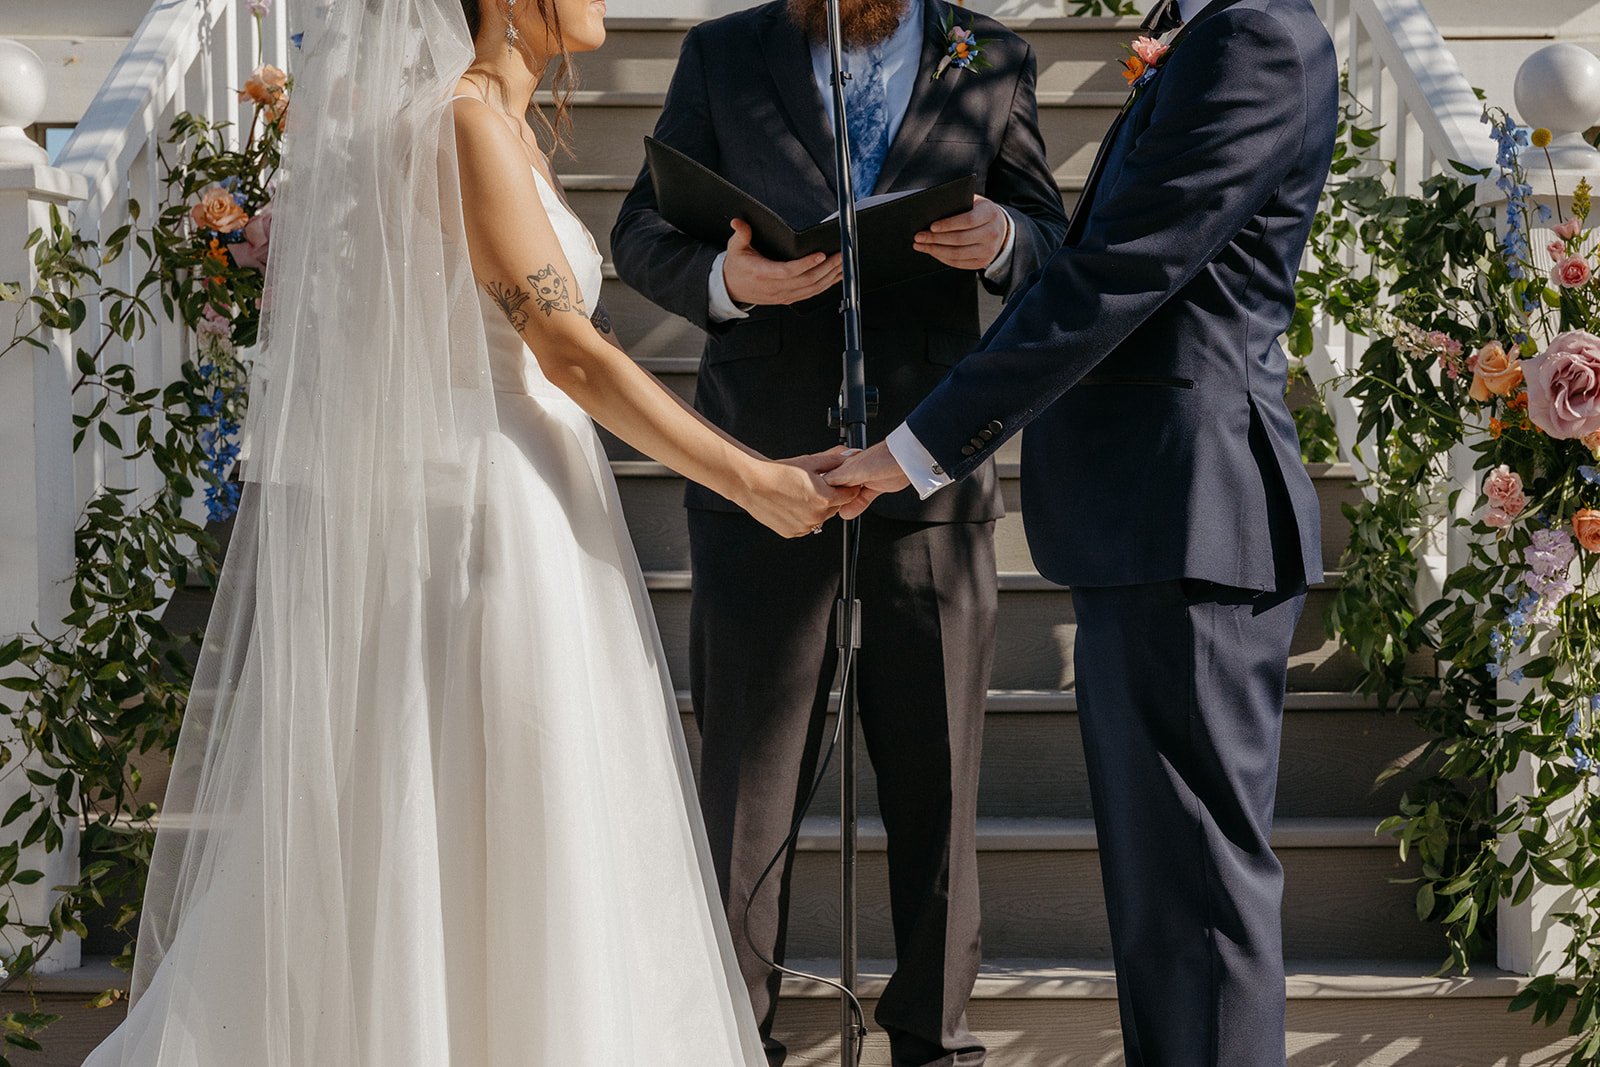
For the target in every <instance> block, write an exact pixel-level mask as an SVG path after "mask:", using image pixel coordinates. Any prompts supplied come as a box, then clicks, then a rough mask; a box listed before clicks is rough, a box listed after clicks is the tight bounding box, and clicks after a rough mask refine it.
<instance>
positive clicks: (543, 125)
mask: <svg viewBox="0 0 1600 1067" xmlns="http://www.w3.org/2000/svg"><path fill="white" fill-rule="evenodd" d="M491 2H493V0H491ZM533 2H534V3H535V4H537V5H538V7H539V18H540V20H541V21H542V22H543V23H544V28H545V32H546V33H547V34H548V35H549V37H550V39H551V40H552V41H555V42H557V43H558V44H559V45H560V47H561V53H560V55H561V62H560V63H559V64H558V65H557V66H556V72H555V76H554V77H553V78H551V80H550V96H551V98H552V99H553V100H554V102H555V117H554V118H553V119H552V118H551V117H549V116H547V115H546V114H545V113H544V108H542V107H540V106H539V105H538V103H537V102H535V103H534V105H533V107H532V108H531V109H530V113H531V114H532V115H533V118H534V119H535V121H536V122H537V123H538V126H539V128H540V130H541V131H542V132H543V133H544V134H545V135H547V136H548V137H549V139H550V154H551V155H552V156H553V155H555V154H556V153H557V152H564V153H566V155H567V157H568V158H573V156H572V93H573V90H575V89H577V87H578V72H577V69H576V68H575V67H573V65H572V53H571V52H570V51H568V50H567V41H566V38H565V37H564V36H562V33H561V13H560V12H559V11H558V10H557V9H556V0H533ZM461 10H462V12H464V13H465V14H466V16H467V29H468V30H470V31H471V32H472V39H473V40H474V41H476V40H477V39H478V34H479V32H481V31H482V29H483V8H482V5H481V4H480V3H479V0H461ZM516 47H518V48H525V47H527V46H526V45H524V44H522V43H520V42H519V43H518V44H517V45H516ZM551 58H554V57H551ZM543 84H544V82H543V79H541V80H540V85H541V87H542V86H543ZM501 88H502V89H503V87H501Z"/></svg>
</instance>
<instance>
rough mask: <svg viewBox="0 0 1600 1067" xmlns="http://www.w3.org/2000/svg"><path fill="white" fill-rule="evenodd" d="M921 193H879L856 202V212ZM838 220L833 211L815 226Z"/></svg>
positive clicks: (836, 214)
mask: <svg viewBox="0 0 1600 1067" xmlns="http://www.w3.org/2000/svg"><path fill="white" fill-rule="evenodd" d="M923 191H924V190H922V189H902V190H901V191H900V192H898V193H879V194H878V195H877V196H869V197H866V198H865V199H862V200H857V201H856V212H857V213H860V212H862V211H865V210H866V209H867V208H869V207H877V206H878V205H879V204H890V203H893V202H894V201H896V200H902V199H904V198H905V197H908V196H916V195H917V194H918V193H920V192H923ZM838 218H839V213H838V212H837V211H835V212H832V213H830V214H829V215H828V217H827V218H825V219H823V220H822V221H821V222H818V223H817V225H818V226H821V225H822V223H823V222H834V221H837V219H838Z"/></svg>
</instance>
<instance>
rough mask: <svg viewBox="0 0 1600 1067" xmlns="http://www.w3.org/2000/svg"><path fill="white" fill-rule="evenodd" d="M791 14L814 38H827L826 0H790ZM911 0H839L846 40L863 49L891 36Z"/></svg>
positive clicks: (845, 41)
mask: <svg viewBox="0 0 1600 1067" xmlns="http://www.w3.org/2000/svg"><path fill="white" fill-rule="evenodd" d="M788 3H789V17H790V18H791V19H793V20H794V21H795V24H796V25H798V26H799V27H800V28H801V29H802V30H804V31H805V34H806V36H807V37H809V38H810V39H811V40H813V41H826V40H827V39H828V3H827V0H788ZM907 5H908V0H840V2H839V25H840V29H841V30H842V31H843V33H844V43H845V44H846V45H847V46H849V47H851V48H862V47H865V46H867V45H873V44H877V43H878V42H879V41H884V40H887V39H888V38H889V35H890V34H892V33H894V31H895V30H898V29H899V28H900V21H901V20H902V19H903V18H905V15H906V8H907Z"/></svg>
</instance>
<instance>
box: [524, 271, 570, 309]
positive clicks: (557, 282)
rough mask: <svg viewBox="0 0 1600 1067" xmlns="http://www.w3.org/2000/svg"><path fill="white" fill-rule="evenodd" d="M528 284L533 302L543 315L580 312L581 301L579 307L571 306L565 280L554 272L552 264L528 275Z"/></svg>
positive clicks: (560, 274) (557, 272) (558, 273)
mask: <svg viewBox="0 0 1600 1067" xmlns="http://www.w3.org/2000/svg"><path fill="white" fill-rule="evenodd" d="M528 284H530V285H532V286H533V299H534V302H535V303H537V304H538V305H539V310H540V311H543V312H544V313H545V315H547V316H549V315H554V314H555V313H556V312H558V311H582V306H581V305H582V301H581V300H580V301H579V306H576V307H575V306H574V305H573V303H572V296H571V295H570V294H569V293H568V291H567V279H566V278H565V277H564V276H563V275H562V273H561V272H560V271H558V270H556V267H555V264H554V263H551V264H548V265H546V266H545V267H544V268H543V269H542V270H540V271H539V273H538V274H530V275H528Z"/></svg>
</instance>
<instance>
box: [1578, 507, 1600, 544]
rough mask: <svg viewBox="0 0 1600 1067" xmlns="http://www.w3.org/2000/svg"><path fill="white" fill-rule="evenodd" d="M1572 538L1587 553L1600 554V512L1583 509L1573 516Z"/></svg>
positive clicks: (1592, 509)
mask: <svg viewBox="0 0 1600 1067" xmlns="http://www.w3.org/2000/svg"><path fill="white" fill-rule="evenodd" d="M1572 536H1574V537H1576V538H1577V539H1578V544H1580V545H1582V546H1583V550H1584V551H1585V552H1600V511H1596V510H1595V509H1594V508H1583V509H1582V510H1581V511H1579V512H1578V513H1577V514H1575V515H1573V516H1572Z"/></svg>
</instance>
